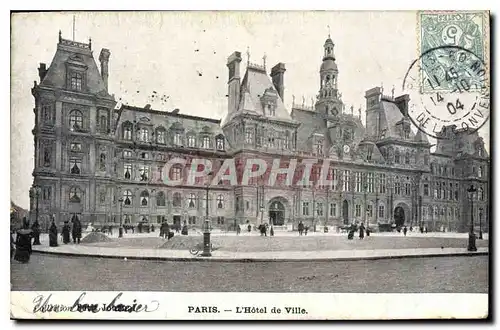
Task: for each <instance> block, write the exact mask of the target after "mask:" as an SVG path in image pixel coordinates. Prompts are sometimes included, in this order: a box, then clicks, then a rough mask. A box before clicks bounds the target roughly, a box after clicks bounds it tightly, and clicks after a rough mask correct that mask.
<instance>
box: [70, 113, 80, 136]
mask: <svg viewBox="0 0 500 330" xmlns="http://www.w3.org/2000/svg"><path fill="white" fill-rule="evenodd" d="M82 128H83V115H82V113H81V112H80V111H79V110H72V111H71V112H70V113H69V129H70V130H72V131H78V130H80V129H82Z"/></svg>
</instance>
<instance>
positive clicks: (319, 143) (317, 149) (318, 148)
mask: <svg viewBox="0 0 500 330" xmlns="http://www.w3.org/2000/svg"><path fill="white" fill-rule="evenodd" d="M313 153H314V154H315V155H323V140H322V139H320V138H316V139H315V141H314V149H313Z"/></svg>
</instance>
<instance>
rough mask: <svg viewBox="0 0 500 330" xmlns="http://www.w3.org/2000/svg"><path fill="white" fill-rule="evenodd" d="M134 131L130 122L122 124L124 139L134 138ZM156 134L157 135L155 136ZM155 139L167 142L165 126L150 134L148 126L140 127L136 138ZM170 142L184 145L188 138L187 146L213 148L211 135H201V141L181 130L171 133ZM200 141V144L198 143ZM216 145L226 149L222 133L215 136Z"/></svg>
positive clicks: (140, 139)
mask: <svg viewBox="0 0 500 330" xmlns="http://www.w3.org/2000/svg"><path fill="white" fill-rule="evenodd" d="M132 132H133V124H132V123H130V122H126V123H124V124H123V126H122V138H123V139H124V140H132V134H133V133H132ZM155 135H156V136H155ZM153 138H155V139H154V141H155V142H156V143H158V144H167V130H166V129H164V128H157V129H156V130H155V133H152V134H151V136H150V130H149V129H148V128H147V127H140V128H139V129H138V130H137V135H136V140H137V141H141V142H151V141H152V140H153ZM170 138H171V140H170V142H171V143H172V144H173V145H175V146H184V139H185V140H186V146H187V147H189V148H197V147H200V148H204V149H211V148H213V144H212V137H211V136H210V135H208V134H207V135H204V136H201V138H200V139H199V142H198V141H197V138H196V136H195V135H194V134H187V135H186V136H185V137H184V134H183V133H182V131H181V130H174V131H172V132H171V134H170ZM198 143H199V145H198ZM215 147H216V149H217V150H224V149H225V146H224V136H223V135H222V134H218V135H216V136H215Z"/></svg>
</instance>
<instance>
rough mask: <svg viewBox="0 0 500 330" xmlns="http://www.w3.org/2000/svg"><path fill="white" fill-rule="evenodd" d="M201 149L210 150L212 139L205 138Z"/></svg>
mask: <svg viewBox="0 0 500 330" xmlns="http://www.w3.org/2000/svg"><path fill="white" fill-rule="evenodd" d="M201 147H202V148H204V149H210V137H209V136H204V137H203V139H202V144H201Z"/></svg>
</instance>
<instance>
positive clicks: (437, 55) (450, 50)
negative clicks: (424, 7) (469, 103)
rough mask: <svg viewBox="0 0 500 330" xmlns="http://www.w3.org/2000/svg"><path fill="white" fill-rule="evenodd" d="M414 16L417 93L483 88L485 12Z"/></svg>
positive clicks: (486, 35) (486, 33) (485, 71)
mask: <svg viewBox="0 0 500 330" xmlns="http://www.w3.org/2000/svg"><path fill="white" fill-rule="evenodd" d="M417 15H418V47H419V54H420V55H421V58H420V82H421V83H420V92H421V93H435V92H436V91H440V92H444V93H446V92H454V91H458V92H460V91H462V90H465V91H470V90H481V89H483V88H485V87H486V86H487V85H488V79H487V78H488V71H489V70H488V66H487V63H488V58H487V57H488V54H489V49H488V45H489V14H488V12H487V11H481V12H479V11H469V12H449V11H447V12H439V11H421V12H418V14H417ZM478 71H479V72H478Z"/></svg>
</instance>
